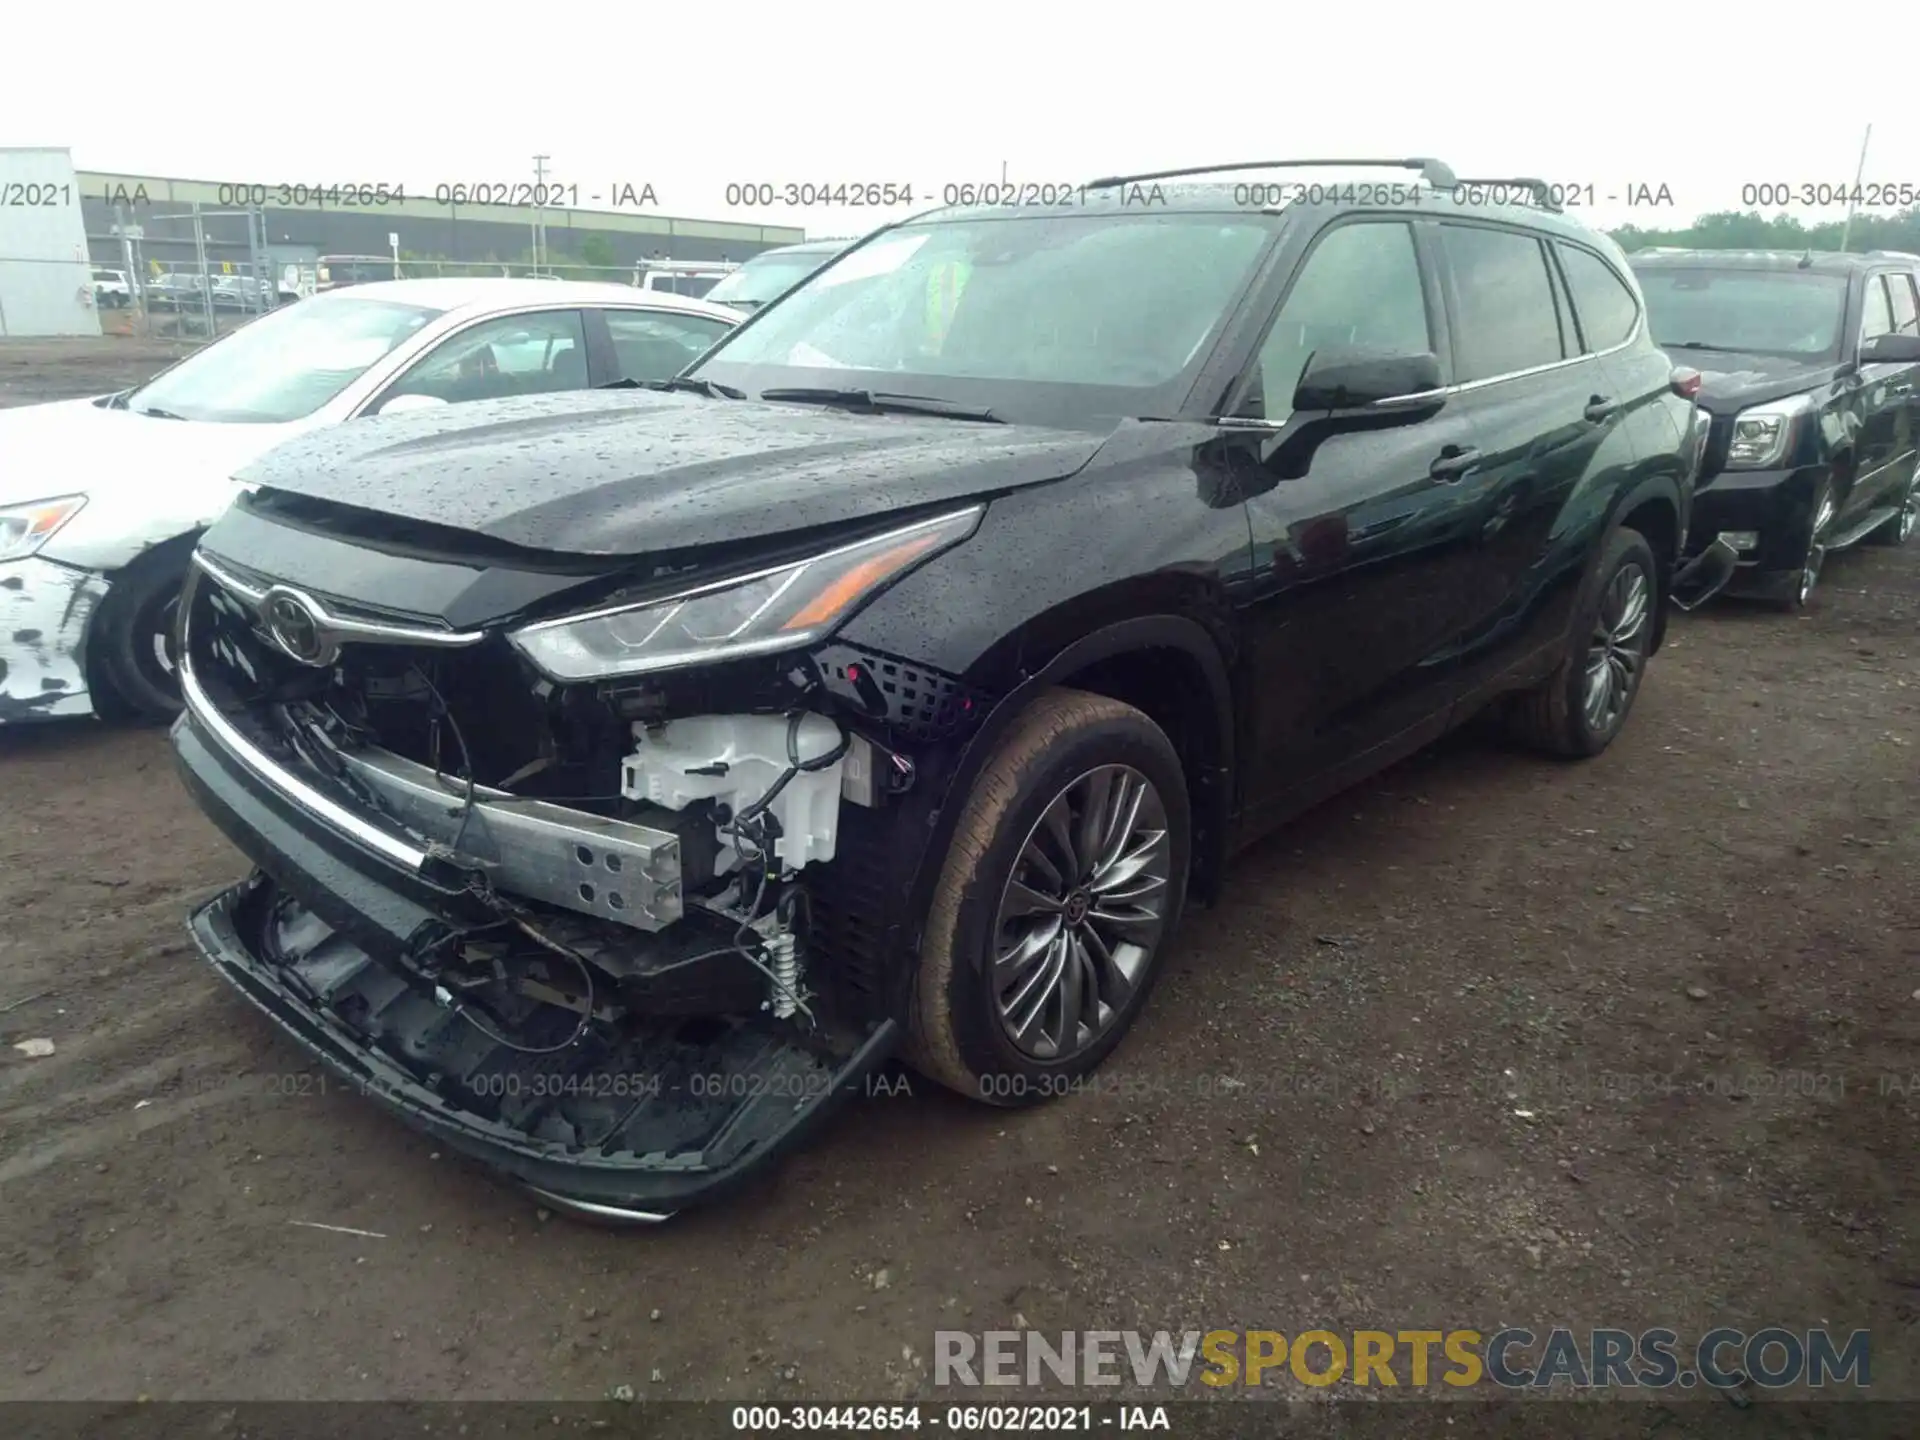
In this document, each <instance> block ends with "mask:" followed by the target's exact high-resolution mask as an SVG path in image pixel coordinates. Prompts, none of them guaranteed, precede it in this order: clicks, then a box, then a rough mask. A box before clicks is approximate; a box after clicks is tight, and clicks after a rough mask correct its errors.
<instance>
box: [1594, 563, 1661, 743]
mask: <svg viewBox="0 0 1920 1440" xmlns="http://www.w3.org/2000/svg"><path fill="white" fill-rule="evenodd" d="M1652 599H1653V585H1652V583H1651V581H1649V579H1648V577H1647V572H1646V571H1645V570H1644V569H1643V568H1641V567H1640V566H1639V565H1637V564H1626V565H1622V566H1621V567H1620V568H1619V569H1618V570H1616V571H1615V572H1614V575H1613V579H1612V581H1610V582H1609V583H1608V585H1607V589H1606V593H1605V594H1604V595H1603V596H1602V597H1601V600H1600V613H1599V614H1598V615H1597V616H1595V617H1594V622H1593V639H1592V640H1591V641H1590V642H1589V643H1588V645H1587V692H1586V700H1585V706H1584V708H1585V712H1586V721H1587V728H1588V729H1589V730H1591V731H1593V732H1594V733H1595V734H1596V735H1604V734H1606V733H1607V732H1608V731H1609V730H1611V729H1612V728H1613V727H1614V726H1615V725H1616V724H1618V723H1619V720H1620V717H1621V716H1622V715H1624V714H1625V713H1626V709H1627V706H1628V704H1630V703H1631V702H1632V700H1633V692H1634V688H1635V687H1636V686H1637V685H1638V684H1639V683H1640V671H1641V667H1642V666H1643V665H1645V663H1646V658H1647V626H1648V620H1649V619H1650V617H1651V612H1652Z"/></svg>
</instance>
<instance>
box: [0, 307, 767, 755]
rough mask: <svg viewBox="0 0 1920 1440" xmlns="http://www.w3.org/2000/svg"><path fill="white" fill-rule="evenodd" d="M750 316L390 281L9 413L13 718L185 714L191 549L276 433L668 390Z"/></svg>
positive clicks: (0, 615) (270, 317)
mask: <svg viewBox="0 0 1920 1440" xmlns="http://www.w3.org/2000/svg"><path fill="white" fill-rule="evenodd" d="M742 318H743V316H742V315H741V312H739V311H737V310H731V309H728V308H727V307H726V306H724V305H711V304H708V303H707V302H705V301H703V300H694V299H689V298H687V297H684V296H679V295H672V294H668V293H665V292H662V291H655V290H638V289H633V288H630V287H627V286H623V285H597V284H585V283H580V282H575V281H558V282H556V281H551V280H545V281H523V280H506V279H446V280H393V281H386V282H381V283H375V284H369V285H355V286H351V287H348V288H344V289H341V290H338V291H333V292H329V293H327V294H324V295H316V296H314V297H313V298H311V299H308V300H302V301H299V302H298V303H297V304H293V305H288V306H286V307H284V308H282V309H279V310H275V311H273V312H272V313H270V314H267V315H264V316H262V317H261V318H260V319H258V320H255V321H253V322H252V323H250V324H248V325H245V326H243V327H241V328H240V329H238V330H236V331H234V332H233V333H232V334H231V335H228V336H226V337H225V338H223V339H221V340H218V341H216V342H215V343H213V344H211V345H208V346H205V347H204V348H202V349H200V350H197V351H195V352H194V353H193V354H192V355H189V356H188V357H187V358H186V359H184V360H182V361H180V362H179V363H178V364H176V365H174V366H173V367H172V368H171V369H169V370H165V371H162V372H161V373H160V374H159V375H157V376H155V377H154V378H153V379H152V380H149V381H148V382H147V383H146V384H144V385H138V386H135V387H134V388H132V389H130V390H124V391H122V392H120V393H119V394H117V395H103V396H100V397H98V398H96V399H91V400H62V401H57V402H54V403H52V404H45V405H29V406H23V407H21V408H19V409H16V410H6V411H0V723H4V722H7V721H17V720H29V719H41V718H49V717H53V716H64V715H87V714H96V713H97V714H101V715H105V716H108V717H112V718H119V717H125V716H130V715H141V716H149V717H154V718H165V717H167V716H169V715H171V714H173V713H174V712H175V711H176V710H177V709H178V708H179V699H178V689H177V683H176V680H175V676H174V659H173V641H172V629H173V627H172V619H173V611H174V608H175V604H176V601H177V598H178V595H179V590H180V583H181V580H182V578H183V577H184V575H185V572H186V564H187V557H188V555H189V554H190V552H191V551H192V548H193V544H194V541H195V540H196V539H197V538H198V536H199V534H200V532H201V531H202V530H204V529H205V528H206V527H207V526H208V525H209V524H211V523H212V522H213V520H214V519H215V518H216V517H217V516H218V515H219V513H220V512H221V511H222V510H223V509H224V508H225V507H226V505H227V503H228V501H229V500H230V498H231V496H232V494H233V488H234V487H233V481H232V480H231V479H230V478H229V477H230V476H232V475H233V473H234V472H235V471H236V470H238V469H240V468H241V467H242V466H243V465H245V464H246V463H247V462H249V461H251V460H253V459H255V458H257V457H258V456H260V455H262V454H264V453H265V452H266V451H268V450H270V449H272V448H273V447H274V446H275V445H278V444H279V443H280V442H282V441H283V440H286V439H288V438H289V437H291V436H293V435H297V434H300V433H302V432H304V431H308V430H312V429H315V428H317V427H320V426H323V425H335V424H338V423H340V422H342V421H348V420H353V419H355V418H356V417H359V416H363V415H372V414H374V413H376V412H382V413H394V412H398V411H400V410H406V409H415V408H419V407H423V406H427V405H443V404H453V403H458V402H459V401H462V400H480V399H492V398H498V397H504V396H509V395H526V394H533V393H537V392H540V391H559V390H582V389H588V388H591V387H595V386H609V385H619V384H623V383H640V384H645V383H648V382H654V381H662V380H666V379H669V378H671V377H672V376H674V375H675V374H677V373H679V371H681V370H682V369H684V368H685V367H686V366H687V365H689V364H691V363H692V362H693V361H694V360H695V359H697V358H698V357H699V356H700V355H701V354H702V353H703V352H704V351H705V350H706V349H707V348H708V347H709V346H710V345H712V344H713V343H714V341H716V340H718V339H719V338H720V337H721V336H722V335H724V334H726V333H727V331H728V330H730V329H732V328H733V327H734V326H735V325H737V324H739V323H740V321H741V319H742Z"/></svg>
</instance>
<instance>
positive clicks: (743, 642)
mask: <svg viewBox="0 0 1920 1440" xmlns="http://www.w3.org/2000/svg"><path fill="white" fill-rule="evenodd" d="M985 509H986V507H985V506H984V505H973V506H969V507H968V508H967V509H965V510H960V511H955V512H953V513H951V514H947V515H942V516H939V517H938V518H936V519H933V520H923V521H921V522H920V523H919V524H917V525H907V526H903V527H902V528H900V529H898V530H889V531H888V532H887V533H886V534H884V535H876V536H874V537H873V538H871V539H869V540H860V541H856V542H855V543H854V544H851V545H843V546H841V547H840V548H838V549H836V550H829V551H827V552H826V553H825V554H824V555H815V556H813V557H811V558H810V559H806V560H798V561H795V562H793V563H792V564H790V565H782V566H779V567H777V568H775V569H771V570H762V571H759V572H757V573H755V574H752V575H742V576H737V577H735V578H734V579H731V580H721V581H717V582H715V583H713V584H711V585H703V586H701V587H699V588H698V589H695V590H688V591H683V592H681V593H680V594H677V595H670V596H667V597H666V598H664V599H660V600H649V601H646V602H644V603H641V604H637V605H623V606H617V607H612V608H609V609H606V610H595V611H591V612H589V613H587V614H585V615H567V616H563V617H561V618H560V619H557V620H543V621H540V622H539V623H538V624H534V625H529V626H527V627H525V628H524V629H521V630H516V631H514V632H513V633H512V634H511V635H510V636H509V637H508V638H509V639H510V640H512V641H513V643H514V645H515V646H517V647H518V648H519V650H520V653H521V654H523V655H525V656H526V657H527V659H529V660H531V661H532V662H533V663H534V664H535V665H537V666H538V667H539V668H540V669H541V671H542V672H543V673H545V674H547V675H549V676H551V677H552V678H553V679H555V680H560V681H574V680H597V679H602V678H606V677H610V676H615V675H639V674H645V673H647V672H649V671H654V670H669V669H673V668H675V667H677V666H681V665H691V664H694V663H696V662H702V661H713V660H731V659H737V658H739V657H742V656H747V655H765V654H771V653H772V652H774V651H778V650H787V649H791V648H793V647H794V646H798V645H810V644H812V643H813V642H814V641H816V640H819V639H820V638H822V637H823V636H825V635H826V634H828V633H829V632H830V631H832V630H833V629H834V628H835V627H836V626H838V625H839V624H840V623H841V621H843V620H845V619H846V618H847V617H848V616H849V615H851V614H852V613H853V612H854V611H855V610H856V609H857V608H859V606H860V605H861V604H862V603H864V602H865V601H866V600H867V599H869V598H870V597H872V596H873V595H874V594H875V593H877V592H878V591H879V590H881V589H882V588H883V587H885V586H886V585H888V584H890V583H891V582H893V581H895V580H897V579H899V578H900V577H901V576H902V575H904V574H906V573H907V571H909V570H911V569H912V568H913V567H914V566H916V565H919V564H921V563H922V562H923V561H926V560H928V559H931V558H932V557H933V556H934V555H937V554H938V553H939V552H940V551H942V550H945V549H947V548H948V547H949V546H952V545H957V544H958V543H959V542H960V541H962V540H964V539H966V538H967V536H969V535H971V534H972V533H973V530H974V527H975V526H976V525H978V524H979V523H980V516H981V515H982V514H983V513H984V512H985Z"/></svg>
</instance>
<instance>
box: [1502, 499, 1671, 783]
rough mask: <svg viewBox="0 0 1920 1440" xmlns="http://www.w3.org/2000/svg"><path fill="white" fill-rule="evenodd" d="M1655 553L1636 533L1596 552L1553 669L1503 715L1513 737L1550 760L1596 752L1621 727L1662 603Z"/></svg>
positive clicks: (1622, 532)
mask: <svg viewBox="0 0 1920 1440" xmlns="http://www.w3.org/2000/svg"><path fill="white" fill-rule="evenodd" d="M1660 600H1661V597H1660V582H1659V569H1658V567H1657V566H1656V565H1655V563H1654V558H1653V549H1652V547H1651V546H1649V545H1648V544H1647V542H1646V538H1645V537H1644V536H1642V535H1641V534H1640V532H1639V531H1637V530H1629V529H1627V528H1625V527H1622V528H1621V529H1618V530H1616V531H1614V532H1613V535H1612V537H1611V538H1610V539H1609V540H1608V541H1607V544H1606V548H1605V549H1604V550H1602V551H1601V554H1600V564H1599V567H1598V568H1597V570H1596V571H1595V584H1594V586H1593V588H1592V589H1591V591H1590V592H1589V593H1588V595H1587V597H1586V599H1585V600H1584V602H1583V604H1582V606H1581V610H1580V613H1579V615H1578V616H1577V617H1576V623H1575V625H1574V630H1573V638H1572V641H1571V643H1570V644H1569V645H1568V648H1567V654H1566V658H1565V659H1563V660H1562V661H1561V662H1560V665H1559V667H1558V668H1557V669H1556V670H1555V671H1554V672H1553V674H1552V675H1550V676H1548V677H1547V679H1546V680H1544V681H1542V682H1541V683H1540V684H1539V685H1538V686H1536V687H1535V688H1533V689H1532V690H1528V691H1525V692H1523V693H1522V694H1519V695H1516V696H1515V697H1514V698H1513V700H1512V701H1511V702H1510V709H1509V710H1508V712H1507V722H1508V728H1509V730H1510V731H1511V732H1512V734H1513V735H1514V737H1515V738H1516V739H1518V740H1520V741H1521V742H1523V743H1524V744H1527V745H1530V746H1532V747H1533V748H1535V749H1537V750H1544V751H1546V752H1547V753H1548V754H1552V755H1564V756H1569V757H1581V756H1588V755H1598V754H1599V753H1600V752H1601V751H1602V750H1604V749H1606V748H1607V746H1609V745H1611V744H1612V743H1613V737H1614V736H1616V735H1618V734H1619V733H1620V730H1621V727H1622V726H1624V725H1625V724H1626V723H1627V713H1628V712H1629V711H1630V710H1631V709H1632V708H1633V702H1634V698H1635V697H1636V696H1637V695H1639V693H1640V681H1641V679H1642V677H1643V676H1644V675H1645V674H1646V668H1647V657H1648V655H1649V654H1650V653H1651V651H1652V643H1653V627H1654V621H1655V619H1656V618H1657V617H1656V616H1655V613H1654V607H1655V606H1656V605H1658V604H1659V603H1660Z"/></svg>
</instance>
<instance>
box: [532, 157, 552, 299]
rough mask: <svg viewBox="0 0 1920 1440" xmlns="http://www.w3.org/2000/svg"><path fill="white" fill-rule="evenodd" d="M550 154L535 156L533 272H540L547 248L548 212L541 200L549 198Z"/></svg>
mask: <svg viewBox="0 0 1920 1440" xmlns="http://www.w3.org/2000/svg"><path fill="white" fill-rule="evenodd" d="M552 158H553V157H552V156H549V155H536V156H534V157H533V273H534V274H536V275H538V274H539V273H540V260H541V255H542V252H543V251H545V249H546V248H547V234H546V230H547V226H546V214H545V211H544V210H543V208H542V205H541V202H542V201H544V200H545V199H546V198H547V161H548V160H550V159H552Z"/></svg>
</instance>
